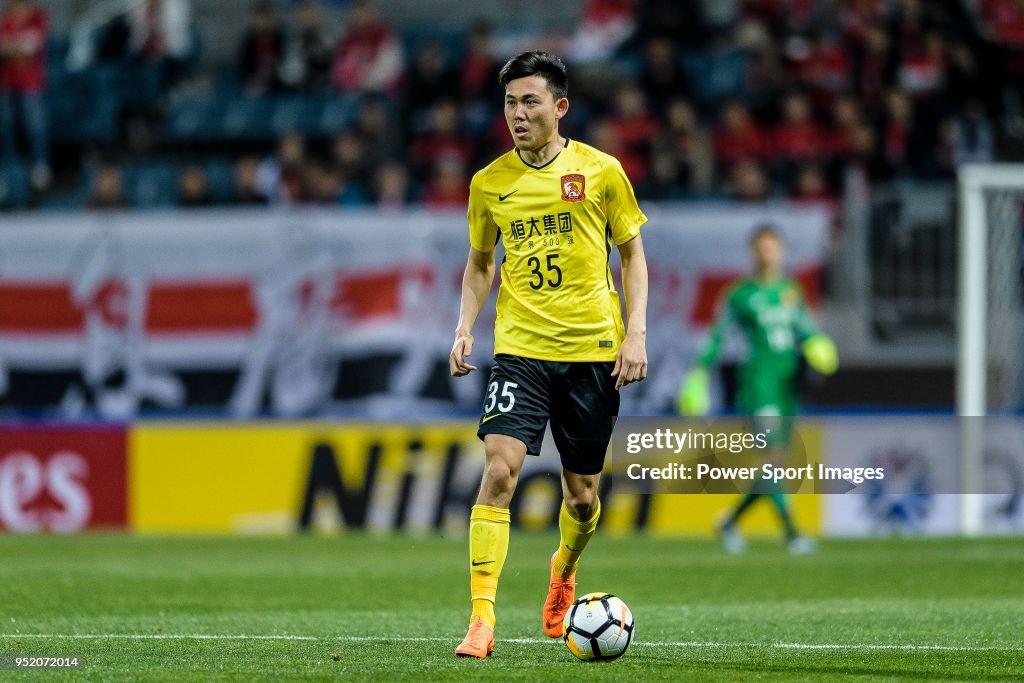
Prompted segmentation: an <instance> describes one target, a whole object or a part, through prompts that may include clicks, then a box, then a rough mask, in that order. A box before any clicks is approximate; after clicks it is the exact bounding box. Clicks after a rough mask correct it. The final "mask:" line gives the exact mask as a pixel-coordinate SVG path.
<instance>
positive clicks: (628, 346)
mask: <svg viewBox="0 0 1024 683" xmlns="http://www.w3.org/2000/svg"><path fill="white" fill-rule="evenodd" d="M618 246H619V256H620V257H621V259H622V288H623V290H624V291H625V294H626V320H627V322H626V338H625V339H624V340H623V341H622V345H621V346H619V353H618V355H616V356H615V369H613V370H612V377H615V378H616V381H615V388H616V389H620V388H622V387H624V386H625V385H627V384H631V383H633V382H639V381H640V380H642V379H644V378H645V377H647V257H646V256H645V255H644V243H643V238H641V237H640V235H637V236H636V237H634V238H633V239H631V240H629V241H628V242H624V243H622V244H620V245H618Z"/></svg>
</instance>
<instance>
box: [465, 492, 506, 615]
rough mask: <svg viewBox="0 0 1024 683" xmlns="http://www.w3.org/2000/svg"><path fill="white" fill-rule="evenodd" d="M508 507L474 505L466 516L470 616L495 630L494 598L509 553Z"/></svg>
mask: <svg viewBox="0 0 1024 683" xmlns="http://www.w3.org/2000/svg"><path fill="white" fill-rule="evenodd" d="M510 522H511V517H510V516H509V512H508V508H496V507H491V506H490V505H474V506H473V510H472V512H471V513H470V515H469V564H470V566H469V587H470V591H471V593H472V597H473V614H472V615H471V616H470V621H472V620H473V618H474V617H477V616H479V617H480V618H481V619H482V620H483V622H484V623H485V624H487V625H488V626H490V627H491V628H494V622H495V618H494V598H495V596H496V595H497V593H498V577H500V576H501V568H502V567H503V566H504V565H505V556H506V555H507V554H508V529H509V524H510Z"/></svg>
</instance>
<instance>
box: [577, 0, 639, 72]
mask: <svg viewBox="0 0 1024 683" xmlns="http://www.w3.org/2000/svg"><path fill="white" fill-rule="evenodd" d="M636 13H637V1H636V0H587V1H586V2H585V3H584V5H583V12H582V13H581V16H580V20H579V24H578V26H577V28H576V33H575V34H574V35H573V37H572V38H571V39H570V40H569V44H568V45H566V48H565V56H566V58H567V60H568V61H570V62H575V63H576V64H586V63H591V62H599V61H603V60H606V59H609V58H611V57H612V56H613V55H614V54H615V52H616V51H617V50H618V49H619V48H620V47H621V46H622V44H623V43H625V42H626V41H627V40H628V39H629V38H630V36H632V35H633V32H634V31H635V30H636V24H637V19H636Z"/></svg>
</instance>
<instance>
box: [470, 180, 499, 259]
mask: <svg viewBox="0 0 1024 683" xmlns="http://www.w3.org/2000/svg"><path fill="white" fill-rule="evenodd" d="M482 186H483V181H482V179H481V174H480V173H477V174H476V175H474V176H473V180H471V181H470V183H469V212H468V220H469V244H470V246H471V247H473V248H474V249H476V250H477V251H483V252H488V251H494V245H495V244H497V242H498V226H497V225H496V224H495V223H494V220H493V219H491V212H490V211H489V210H488V207H487V198H486V196H485V195H484V191H483V187H482Z"/></svg>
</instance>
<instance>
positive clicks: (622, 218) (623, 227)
mask: <svg viewBox="0 0 1024 683" xmlns="http://www.w3.org/2000/svg"><path fill="white" fill-rule="evenodd" d="M604 175H605V186H604V194H605V207H604V210H605V215H606V216H607V217H608V225H609V226H610V227H611V229H612V239H613V240H614V241H615V244H625V243H626V242H628V241H630V240H631V239H633V238H634V237H636V236H637V235H639V234H640V227H641V226H642V225H643V224H644V223H646V222H647V216H645V215H644V212H643V211H641V210H640V206H639V204H637V202H636V195H635V194H634V193H633V186H632V185H630V183H629V178H627V177H626V172H625V171H624V170H622V164H620V163H619V162H618V161H617V160H616V161H614V162H613V163H612V164H610V165H609V166H608V167H607V168H606V169H605V174H604Z"/></svg>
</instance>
